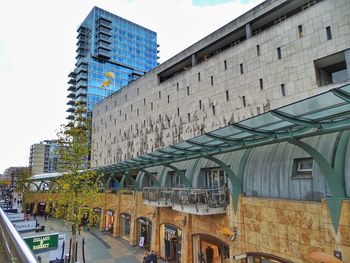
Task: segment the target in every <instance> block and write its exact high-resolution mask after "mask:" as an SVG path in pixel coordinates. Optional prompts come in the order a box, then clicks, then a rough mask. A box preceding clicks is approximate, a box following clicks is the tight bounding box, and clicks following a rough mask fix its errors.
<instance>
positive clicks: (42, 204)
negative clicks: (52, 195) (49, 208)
mask: <svg viewBox="0 0 350 263" xmlns="http://www.w3.org/2000/svg"><path fill="white" fill-rule="evenodd" d="M45 209H46V203H45V202H40V203H38V215H39V216H43V215H45Z"/></svg>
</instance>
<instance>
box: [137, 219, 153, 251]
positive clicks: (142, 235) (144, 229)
mask: <svg viewBox="0 0 350 263" xmlns="http://www.w3.org/2000/svg"><path fill="white" fill-rule="evenodd" d="M151 238H152V221H151V220H149V219H147V218H145V217H140V218H138V219H137V241H138V245H139V247H142V248H144V249H147V250H150V246H151Z"/></svg>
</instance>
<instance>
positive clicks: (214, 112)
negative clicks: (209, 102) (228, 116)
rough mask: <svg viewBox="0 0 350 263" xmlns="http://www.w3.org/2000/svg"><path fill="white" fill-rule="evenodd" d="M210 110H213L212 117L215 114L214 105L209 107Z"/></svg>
mask: <svg viewBox="0 0 350 263" xmlns="http://www.w3.org/2000/svg"><path fill="white" fill-rule="evenodd" d="M211 108H212V110H213V115H215V114H216V112H215V105H213V106H211Z"/></svg>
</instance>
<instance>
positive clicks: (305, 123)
mask: <svg viewBox="0 0 350 263" xmlns="http://www.w3.org/2000/svg"><path fill="white" fill-rule="evenodd" d="M270 112H271V114H272V115H273V116H275V117H277V118H279V119H281V120H284V121H287V122H290V123H293V124H297V125H300V126H304V127H310V128H321V127H322V126H321V125H320V123H317V122H313V121H307V120H303V119H300V118H295V117H291V116H288V115H287V114H285V113H283V112H281V111H278V110H272V111H270Z"/></svg>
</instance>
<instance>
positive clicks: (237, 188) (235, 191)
mask: <svg viewBox="0 0 350 263" xmlns="http://www.w3.org/2000/svg"><path fill="white" fill-rule="evenodd" d="M205 158H206V159H208V160H210V161H212V162H214V163H216V164H218V165H219V166H220V167H221V168H222V169H223V170H224V171H225V173H226V175H227V176H228V178H229V179H230V181H231V185H232V196H233V207H234V209H235V212H237V208H238V200H239V196H240V195H241V194H242V193H243V186H242V182H241V180H239V178H238V177H237V176H236V175H235V173H234V172H233V171H232V169H231V168H230V167H229V166H228V165H227V164H226V163H224V162H223V161H221V160H219V159H217V158H215V157H213V156H206V157H205Z"/></svg>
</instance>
